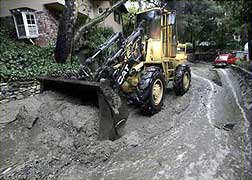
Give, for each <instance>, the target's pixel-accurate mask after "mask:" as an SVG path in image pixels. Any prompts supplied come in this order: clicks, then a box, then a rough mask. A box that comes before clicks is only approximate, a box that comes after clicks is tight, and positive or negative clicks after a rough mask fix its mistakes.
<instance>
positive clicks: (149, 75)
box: [39, 8, 191, 139]
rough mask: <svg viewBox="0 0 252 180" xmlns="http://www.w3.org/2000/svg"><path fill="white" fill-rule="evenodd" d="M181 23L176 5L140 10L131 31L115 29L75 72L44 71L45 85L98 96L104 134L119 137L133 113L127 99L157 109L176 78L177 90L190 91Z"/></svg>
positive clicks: (146, 111)
mask: <svg viewBox="0 0 252 180" xmlns="http://www.w3.org/2000/svg"><path fill="white" fill-rule="evenodd" d="M176 28H177V26H176V12H175V11H167V10H165V9H162V8H152V9H148V10H145V11H142V12H139V13H137V16H136V28H135V30H134V31H133V32H132V34H131V35H130V36H129V37H127V38H124V37H123V34H122V33H116V34H114V35H113V36H112V37H110V38H109V39H108V40H107V41H106V42H105V43H104V44H102V45H101V46H100V47H99V48H98V49H97V51H96V52H95V54H94V55H93V56H92V57H90V58H88V59H86V60H85V61H84V62H85V63H84V64H82V65H81V68H80V71H79V72H77V73H76V74H75V75H69V76H65V77H68V78H50V77H40V78H39V79H40V81H41V84H42V87H43V90H47V89H58V90H59V89H61V90H62V89H63V90H68V91H70V92H72V93H73V92H74V94H77V95H81V96H82V97H83V98H84V97H85V98H96V99H98V102H99V108H100V132H99V133H100V138H101V139H115V138H116V137H117V136H118V135H119V134H120V129H121V128H122V127H123V126H124V125H125V122H126V120H127V117H128V112H127V106H126V101H127V102H128V103H133V104H136V105H138V106H139V108H140V109H141V110H142V112H143V113H144V114H149V115H153V114H155V113H157V112H159V111H160V110H161V108H162V106H163V101H164V97H165V89H166V86H167V84H168V82H170V81H172V82H173V87H174V91H175V93H176V94H177V95H183V94H184V93H186V92H187V91H188V89H189V87H190V83H191V72H190V68H189V66H188V65H186V64H185V63H186V53H185V52H186V46H185V45H182V44H180V45H178V43H177V42H178V41H177V29H176ZM97 97H98V98H97Z"/></svg>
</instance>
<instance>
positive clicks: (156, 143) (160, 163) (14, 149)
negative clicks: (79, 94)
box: [0, 63, 252, 180]
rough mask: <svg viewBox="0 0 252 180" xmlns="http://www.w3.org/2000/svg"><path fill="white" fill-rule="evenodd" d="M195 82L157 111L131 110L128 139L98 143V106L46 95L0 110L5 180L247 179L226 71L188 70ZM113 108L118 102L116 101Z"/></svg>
mask: <svg viewBox="0 0 252 180" xmlns="http://www.w3.org/2000/svg"><path fill="white" fill-rule="evenodd" d="M192 66H193V67H192V85H191V88H190V90H189V91H188V92H187V93H186V94H185V95H183V96H175V94H174V92H173V90H172V85H171V84H170V85H168V88H167V91H166V97H165V100H164V106H163V108H162V111H160V112H159V113H157V114H155V115H153V116H150V117H149V116H148V117H146V116H143V115H142V114H141V113H140V112H139V109H137V108H134V107H130V109H129V112H130V114H129V118H128V121H127V123H126V126H125V132H124V133H125V134H124V136H123V137H122V138H120V139H119V140H116V141H109V140H105V141H99V140H97V139H98V129H99V128H98V126H99V125H98V124H99V123H98V114H99V111H98V108H97V107H96V106H91V105H88V104H86V103H83V102H82V101H80V100H78V99H73V98H68V97H66V96H65V95H62V94H56V93H53V92H47V93H43V94H40V95H38V96H36V97H31V98H28V99H25V100H21V101H15V102H12V103H8V104H5V105H4V106H3V108H1V112H0V118H1V119H0V120H1V123H0V133H1V134H0V145H1V154H0V157H1V165H0V178H2V179H35V178H37V179H54V178H55V179H94V180H96V179H108V180H111V179H115V180H117V179H241V178H242V179H250V177H251V175H252V172H251V164H250V162H251V158H252V157H250V156H251V146H250V141H249V136H248V135H249V132H251V131H248V119H249V117H250V116H248V117H247V116H246V114H245V112H244V110H243V103H242V98H241V94H240V92H241V90H240V89H239V83H238V82H237V79H236V77H235V76H233V75H232V72H231V71H230V69H229V68H226V69H224V70H221V69H215V68H213V67H212V66H211V65H210V64H206V63H199V64H193V65H192ZM115 104H116V103H115Z"/></svg>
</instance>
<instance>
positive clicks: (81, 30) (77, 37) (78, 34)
mask: <svg viewBox="0 0 252 180" xmlns="http://www.w3.org/2000/svg"><path fill="white" fill-rule="evenodd" d="M126 1H127V0H119V1H118V2H116V3H115V4H113V6H112V7H111V8H110V9H107V10H106V11H105V12H104V13H103V14H102V15H101V16H99V17H97V18H94V19H92V20H91V21H90V22H88V23H87V24H85V25H83V26H81V27H80V28H79V29H78V30H77V31H76V33H75V36H74V45H76V44H78V42H79V40H80V38H81V36H82V35H83V33H84V32H85V31H86V29H87V28H89V27H91V26H93V25H96V24H98V23H100V22H102V21H103V20H104V19H105V18H106V17H108V16H109V15H110V14H111V13H112V12H114V10H115V9H117V8H119V7H120V6H121V5H122V4H123V3H125V2H126Z"/></svg>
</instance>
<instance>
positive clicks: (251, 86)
mask: <svg viewBox="0 0 252 180" xmlns="http://www.w3.org/2000/svg"><path fill="white" fill-rule="evenodd" d="M231 68H232V69H233V70H234V72H235V73H236V74H237V75H238V79H239V84H240V88H241V91H242V92H241V93H242V98H243V101H244V107H245V108H246V110H248V111H249V112H252V72H250V71H248V70H246V69H244V68H241V67H239V66H237V65H232V66H231Z"/></svg>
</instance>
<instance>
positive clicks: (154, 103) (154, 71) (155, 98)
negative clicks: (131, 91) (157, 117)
mask: <svg viewBox="0 0 252 180" xmlns="http://www.w3.org/2000/svg"><path fill="white" fill-rule="evenodd" d="M165 88H166V85H165V78H164V75H163V73H162V71H161V69H160V68H159V67H155V66H151V67H147V68H146V69H145V71H144V72H143V73H142V75H141V79H140V81H139V83H138V85H137V95H138V99H139V103H140V105H141V109H142V112H143V113H144V114H147V115H153V114H155V113H157V112H159V111H160V110H161V108H162V106H163V101H164V96H165Z"/></svg>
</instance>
